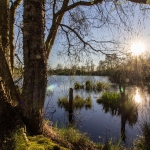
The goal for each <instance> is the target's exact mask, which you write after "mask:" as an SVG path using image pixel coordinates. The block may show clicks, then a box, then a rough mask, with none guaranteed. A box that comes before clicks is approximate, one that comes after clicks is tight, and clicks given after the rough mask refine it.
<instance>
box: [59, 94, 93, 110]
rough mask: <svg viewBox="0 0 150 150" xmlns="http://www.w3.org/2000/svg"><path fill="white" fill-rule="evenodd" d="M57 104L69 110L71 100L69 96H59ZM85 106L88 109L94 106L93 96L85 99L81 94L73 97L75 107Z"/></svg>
mask: <svg viewBox="0 0 150 150" xmlns="http://www.w3.org/2000/svg"><path fill="white" fill-rule="evenodd" d="M57 104H58V106H59V107H60V108H65V110H66V111H68V110H69V100H68V98H67V97H59V98H58V101H57ZM83 107H85V108H86V109H90V108H91V107H92V99H91V97H87V98H86V99H84V98H83V97H81V96H80V95H76V96H75V98H74V99H73V109H81V108H83Z"/></svg>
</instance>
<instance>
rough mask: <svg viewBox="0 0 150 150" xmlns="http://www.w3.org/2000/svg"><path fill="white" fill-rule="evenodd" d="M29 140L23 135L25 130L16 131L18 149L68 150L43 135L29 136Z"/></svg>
mask: <svg viewBox="0 0 150 150" xmlns="http://www.w3.org/2000/svg"><path fill="white" fill-rule="evenodd" d="M27 138H28V140H29V141H28V142H26V140H25V139H24V137H23V131H22V130H19V131H18V132H17V133H16V149H17V150H67V149H66V148H63V147H61V146H59V145H57V144H55V143H53V142H52V141H51V140H50V139H48V138H46V137H44V136H43V135H37V136H33V137H31V136H28V137H27Z"/></svg>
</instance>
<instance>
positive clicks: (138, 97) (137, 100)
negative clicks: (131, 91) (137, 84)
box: [135, 89, 142, 103]
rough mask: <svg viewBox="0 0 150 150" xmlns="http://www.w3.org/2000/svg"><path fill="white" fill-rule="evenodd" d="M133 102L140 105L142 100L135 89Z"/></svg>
mask: <svg viewBox="0 0 150 150" xmlns="http://www.w3.org/2000/svg"><path fill="white" fill-rule="evenodd" d="M135 101H136V102H137V103H141V102H142V99H141V97H140V95H139V91H138V89H136V94H135Z"/></svg>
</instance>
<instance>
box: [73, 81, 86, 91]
mask: <svg viewBox="0 0 150 150" xmlns="http://www.w3.org/2000/svg"><path fill="white" fill-rule="evenodd" d="M74 89H75V90H79V89H84V85H83V84H80V83H79V82H77V81H76V82H75V83H74Z"/></svg>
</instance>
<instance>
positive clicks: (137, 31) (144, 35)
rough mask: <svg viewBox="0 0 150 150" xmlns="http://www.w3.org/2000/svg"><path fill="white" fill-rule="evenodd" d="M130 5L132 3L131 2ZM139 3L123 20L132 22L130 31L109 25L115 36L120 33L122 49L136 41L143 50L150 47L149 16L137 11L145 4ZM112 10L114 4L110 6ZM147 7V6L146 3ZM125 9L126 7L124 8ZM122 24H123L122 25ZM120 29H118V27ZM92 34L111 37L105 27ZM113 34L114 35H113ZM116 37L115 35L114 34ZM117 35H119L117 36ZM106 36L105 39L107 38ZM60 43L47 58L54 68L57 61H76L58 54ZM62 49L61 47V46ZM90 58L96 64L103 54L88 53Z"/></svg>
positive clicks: (66, 62) (64, 62)
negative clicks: (141, 44)
mask: <svg viewBox="0 0 150 150" xmlns="http://www.w3.org/2000/svg"><path fill="white" fill-rule="evenodd" d="M123 5H126V4H123ZM131 5H132V3H131ZM129 6H130V3H129ZM138 6H139V5H138V4H137V6H135V7H134V8H133V10H132V12H128V14H129V15H130V13H131V16H129V17H127V18H126V19H125V20H126V21H128V20H127V19H129V22H130V24H132V30H131V31H129V32H128V31H117V30H116V27H115V28H114V30H113V27H111V29H112V30H113V32H114V34H115V36H116V35H117V34H118V35H119V34H121V36H120V39H118V40H120V41H122V43H125V45H124V49H126V51H127V50H129V49H130V46H131V45H132V44H133V43H137V42H141V43H143V44H144V45H145V50H147V51H150V50H149V47H150V27H149V24H150V18H148V16H147V15H148V13H149V12H145V14H144V12H142V13H143V14H142V13H141V11H139V9H143V8H142V7H143V6H144V7H145V5H140V8H139V7H138ZM109 7H111V8H112V10H113V8H114V6H111V4H110V6H109ZM147 7H149V6H148V5H147ZM125 10H126V8H125ZM111 15H112V16H116V11H115V10H113V11H112V13H111ZM117 23H119V18H118V22H117ZM122 26H123V25H122ZM119 30H120V29H119ZM92 33H93V36H94V37H95V38H100V37H107V38H108V39H111V38H113V36H112V34H111V33H110V31H109V30H108V29H107V27H105V28H102V29H93V30H92ZM115 36H114V37H115ZM116 37H117V36H116ZM118 37H119V36H118ZM107 38H106V39H107ZM61 48H62V46H61V43H56V44H55V45H54V47H53V49H52V52H51V55H50V58H49V62H50V64H51V66H52V67H53V68H55V67H56V66H57V64H58V63H61V64H63V65H66V64H69V63H72V64H76V63H78V62H76V61H74V62H73V61H71V60H69V57H68V56H66V55H65V56H64V55H63V56H59V51H61ZM62 49H63V48H62ZM90 57H91V60H92V59H93V60H94V64H95V65H97V63H98V62H99V60H104V58H105V56H104V55H102V54H100V53H99V54H96V55H92V54H90ZM89 59H90V58H88V57H87V58H86V57H85V59H84V61H83V62H79V63H78V64H79V65H83V64H84V63H85V61H86V60H89Z"/></svg>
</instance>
